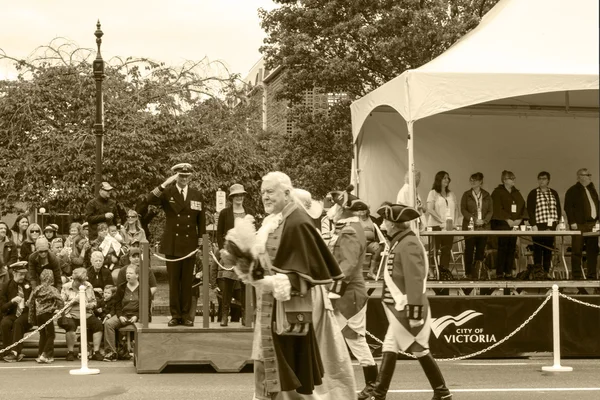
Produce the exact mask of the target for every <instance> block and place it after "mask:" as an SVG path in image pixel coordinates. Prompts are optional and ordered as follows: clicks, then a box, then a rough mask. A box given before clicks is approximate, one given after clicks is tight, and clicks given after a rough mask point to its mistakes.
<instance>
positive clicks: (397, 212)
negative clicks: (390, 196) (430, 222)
mask: <svg viewBox="0 0 600 400" xmlns="http://www.w3.org/2000/svg"><path fill="white" fill-rule="evenodd" d="M377 214H379V215H380V216H381V217H383V219H387V220H388V221H392V222H408V221H412V220H413V219H417V218H419V217H420V216H421V214H419V212H418V211H417V210H415V209H414V208H412V207H409V206H405V205H403V204H389V205H384V206H381V207H379V209H377Z"/></svg>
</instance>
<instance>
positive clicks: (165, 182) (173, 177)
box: [160, 174, 179, 188]
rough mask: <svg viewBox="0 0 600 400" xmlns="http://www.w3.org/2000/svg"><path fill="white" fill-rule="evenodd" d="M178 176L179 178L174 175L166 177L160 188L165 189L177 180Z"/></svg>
mask: <svg viewBox="0 0 600 400" xmlns="http://www.w3.org/2000/svg"><path fill="white" fill-rule="evenodd" d="M178 176H179V174H175V175H172V176H170V177H168V178H167V179H166V180H165V181H164V182H163V183H162V184H161V185H160V186H162V187H163V188H166V187H167V186H168V185H170V184H171V183H173V182H175V181H176V180H177V177H178Z"/></svg>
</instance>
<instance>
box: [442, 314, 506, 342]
mask: <svg viewBox="0 0 600 400" xmlns="http://www.w3.org/2000/svg"><path fill="white" fill-rule="evenodd" d="M481 315H483V314H482V313H480V312H477V311H475V310H467V311H465V312H463V313H461V314H459V315H457V316H456V317H455V316H452V315H444V316H443V317H439V318H433V319H432V321H431V330H432V332H433V334H434V335H435V337H436V338H439V337H440V335H442V332H443V331H444V330H445V329H446V328H447V327H448V326H450V325H455V327H456V329H455V331H454V333H450V332H448V333H446V334H444V335H442V337H443V339H445V340H446V342H448V343H493V342H496V337H495V336H494V335H493V334H486V333H484V331H483V328H459V327H460V326H462V325H464V324H466V323H467V322H469V321H471V320H472V319H474V318H477V317H479V316H481Z"/></svg>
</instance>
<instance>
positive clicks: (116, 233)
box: [108, 225, 125, 245]
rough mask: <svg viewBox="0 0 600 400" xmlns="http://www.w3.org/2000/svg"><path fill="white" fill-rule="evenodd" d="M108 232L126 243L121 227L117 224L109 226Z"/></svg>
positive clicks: (118, 240)
mask: <svg viewBox="0 0 600 400" xmlns="http://www.w3.org/2000/svg"><path fill="white" fill-rule="evenodd" d="M108 234H109V235H110V236H112V237H113V238H114V239H115V240H116V241H117V242H119V243H121V245H123V244H125V239H124V238H123V235H122V234H121V232H120V231H119V228H118V227H117V226H116V225H109V226H108Z"/></svg>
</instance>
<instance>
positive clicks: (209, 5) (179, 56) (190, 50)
mask: <svg viewBox="0 0 600 400" xmlns="http://www.w3.org/2000/svg"><path fill="white" fill-rule="evenodd" d="M275 6H276V5H275V4H274V3H273V1H272V0H103V1H101V2H94V1H89V0H52V1H49V0H19V1H15V0H0V16H1V17H2V18H1V20H2V23H1V24H0V49H2V50H4V52H5V53H6V54H7V55H10V56H13V57H17V58H26V57H27V56H28V55H29V54H30V53H31V52H32V51H34V50H35V49H36V47H38V46H41V45H47V44H49V43H50V41H51V40H52V39H54V38H56V37H64V38H67V39H70V40H72V41H74V42H75V43H76V44H77V45H78V46H79V47H84V48H96V42H95V40H96V38H95V36H94V31H95V30H96V22H97V20H98V19H100V22H101V24H102V31H103V32H104V36H103V38H102V47H101V51H102V56H103V58H104V59H105V60H108V59H110V58H111V57H113V56H121V57H124V58H125V57H128V56H133V57H148V58H151V59H154V60H157V61H164V62H166V63H167V64H169V65H181V64H183V62H184V61H185V60H195V61H199V60H201V59H203V58H204V57H208V59H209V60H211V61H217V60H220V61H223V62H225V64H226V65H227V66H228V68H229V70H230V72H237V73H240V74H241V75H242V77H244V76H245V75H246V74H247V73H248V72H249V71H250V69H251V68H252V66H253V65H254V63H255V62H256V61H258V60H259V58H260V53H259V51H258V49H259V47H260V46H261V45H262V42H263V39H264V38H265V36H266V35H265V33H264V32H263V31H262V29H261V28H260V19H259V17H258V9H259V8H264V9H266V10H271V9H273V8H275ZM15 76H16V72H15V70H14V69H13V67H12V66H11V65H10V64H9V63H6V62H1V61H0V79H5V78H7V77H9V78H14V77H15Z"/></svg>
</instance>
